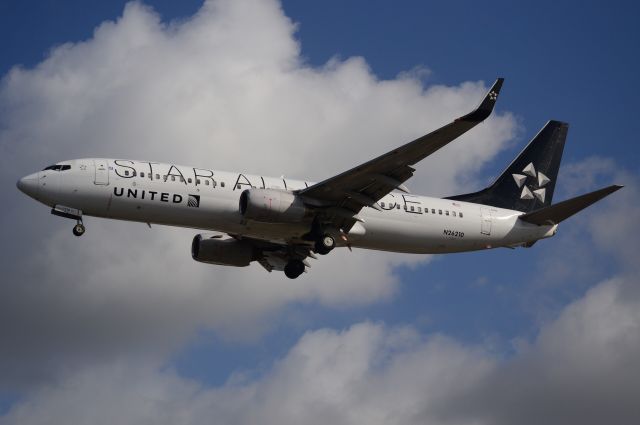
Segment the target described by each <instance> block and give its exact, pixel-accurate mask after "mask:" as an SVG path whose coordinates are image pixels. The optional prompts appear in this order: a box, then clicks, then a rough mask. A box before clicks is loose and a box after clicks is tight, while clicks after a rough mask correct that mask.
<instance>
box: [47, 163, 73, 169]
mask: <svg viewBox="0 0 640 425" xmlns="http://www.w3.org/2000/svg"><path fill="white" fill-rule="evenodd" d="M70 169H71V165H59V164H56V165H49V166H48V167H47V168H45V169H44V170H42V171H47V170H53V171H66V170H70Z"/></svg>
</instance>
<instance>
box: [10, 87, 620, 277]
mask: <svg viewBox="0 0 640 425" xmlns="http://www.w3.org/2000/svg"><path fill="white" fill-rule="evenodd" d="M503 81H504V79H503V78H498V79H497V80H496V82H495V83H494V84H493V86H492V87H491V89H490V90H489V91H488V93H487V94H486V95H485V96H484V98H483V99H482V101H481V103H480V105H479V106H478V107H477V108H476V109H475V110H473V111H472V112H470V113H468V114H466V115H464V116H462V117H460V118H457V119H455V120H454V121H453V122H451V123H449V124H447V125H445V126H444V127H441V128H439V129H437V130H435V131H433V132H431V133H429V134H426V135H424V136H422V137H420V138H418V139H416V140H414V141H412V142H409V143H407V144H405V145H403V146H400V147H398V148H396V149H393V150H392V151H390V152H387V153H385V154H383V155H381V156H378V157H377V158H375V159H372V160H370V161H368V162H365V163H363V164H360V165H358V166H356V167H354V168H352V169H350V170H348V171H345V172H343V173H341V174H338V175H336V176H333V177H330V178H328V179H326V180H324V181H321V182H318V183H309V182H307V181H303V180H292V179H287V178H273V177H265V176H259V175H250V174H246V173H243V172H235V173H231V172H224V171H217V170H213V169H206V168H198V167H186V166H180V165H175V164H164V163H156V162H152V161H134V160H126V159H105V158H88V159H75V160H70V161H62V162H58V163H56V164H54V165H51V166H49V167H46V168H45V169H44V170H42V171H40V172H36V173H33V174H30V175H28V176H25V177H23V178H21V179H20V180H19V181H18V182H17V187H18V188H19V189H20V190H21V191H22V192H24V193H25V194H27V195H28V196H30V197H32V198H34V199H36V200H37V201H39V202H41V203H43V204H45V205H47V206H49V207H51V213H52V214H55V215H58V216H61V217H65V218H69V219H72V220H75V221H76V224H75V226H74V227H73V234H74V235H76V236H81V235H83V234H84V233H85V226H84V224H83V220H82V218H83V217H84V216H94V217H103V218H110V219H118V220H127V221H135V222H142V223H147V224H148V225H149V226H151V224H152V223H153V224H161V225H170V226H180V227H187V228H195V229H200V230H202V231H205V232H209V233H201V234H198V235H196V236H195V237H194V238H193V241H192V244H191V255H192V257H193V259H194V260H196V261H199V262H204V263H210V264H217V265H226V266H236V267H245V266H248V265H249V264H251V263H252V262H254V261H255V262H258V263H259V264H261V265H262V266H263V267H264V268H265V269H266V270H268V271H269V272H271V271H273V270H278V271H284V273H285V275H286V276H287V277H288V278H291V279H295V278H297V277H298V276H300V275H301V274H302V273H304V272H306V271H307V269H309V267H310V266H311V264H310V262H309V261H308V259H309V258H312V259H318V258H319V257H318V255H326V254H328V253H329V252H331V251H332V250H333V249H334V248H336V247H347V248H348V249H350V250H351V249H352V248H365V249H373V250H381V251H394V252H403V253H417V254H437V253H453V252H463V251H476V250H485V249H491V248H498V247H507V248H516V247H531V246H532V245H533V244H534V243H536V242H537V241H538V240H540V239H545V238H548V237H551V236H553V235H555V234H556V232H557V230H558V225H559V223H560V222H562V221H564V220H565V219H567V218H569V217H570V216H572V215H574V214H576V213H577V212H579V211H581V210H582V209H584V208H586V207H588V206H589V205H591V204H593V203H595V202H597V201H599V200H600V199H602V198H604V197H605V196H607V195H609V194H611V193H613V192H615V191H617V190H619V189H620V188H622V186H620V185H611V186H608V187H605V188H603V189H600V190H596V191H594V192H591V193H587V194H585V195H582V196H578V197H575V198H572V199H568V200H565V201H562V202H559V203H556V204H552V203H551V200H552V198H553V193H554V189H555V185H556V180H557V176H558V170H559V167H560V160H561V157H562V152H563V149H564V144H565V139H566V137H567V131H568V128H569V126H568V124H567V123H564V122H560V121H553V120H552V121H549V122H547V123H546V124H545V126H544V127H543V128H542V129H541V130H540V131H539V132H538V134H536V135H535V137H533V139H532V140H531V141H530V142H529V144H528V145H527V146H526V147H525V148H524V150H523V151H522V152H521V153H520V154H519V155H518V156H517V157H516V159H515V160H514V161H513V162H512V163H511V164H510V165H509V166H508V167H507V168H506V170H505V171H504V172H503V173H502V174H501V175H500V176H499V177H498V178H497V179H496V180H495V181H494V182H493V183H492V184H491V185H490V186H488V187H487V188H485V189H482V190H480V191H478V192H474V193H468V194H462V195H456V196H450V197H446V198H442V199H440V198H432V197H426V196H418V195H414V194H411V193H410V191H409V189H408V188H407V187H406V186H405V184H404V183H405V182H406V181H407V180H408V179H409V178H410V177H411V176H412V175H413V173H414V171H415V168H413V166H414V165H415V164H417V163H418V162H420V161H421V160H422V159H424V158H426V157H427V156H429V155H431V154H432V153H434V152H436V151H437V150H439V149H440V148H442V147H444V146H445V145H447V144H448V143H450V142H451V141H453V140H455V139H456V138H458V137H459V136H461V135H462V134H464V133H466V132H467V131H469V130H471V129H472V128H473V127H475V126H476V125H478V124H479V123H481V122H482V121H484V120H485V119H486V118H487V117H489V115H490V114H491V112H492V111H493V109H494V106H495V103H496V100H497V98H498V95H499V94H500V89H501V88H502V84H503Z"/></svg>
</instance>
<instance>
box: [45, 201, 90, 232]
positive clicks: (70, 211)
mask: <svg viewBox="0 0 640 425" xmlns="http://www.w3.org/2000/svg"><path fill="white" fill-rule="evenodd" d="M51 214H53V215H57V216H59V217H64V218H70V219H72V220H76V225H75V226H73V234H74V235H76V236H82V235H84V232H85V230H86V229H85V228H84V224H82V211H81V210H78V209H75V208H70V207H65V206H64V205H55V206H54V207H53V208H52V209H51Z"/></svg>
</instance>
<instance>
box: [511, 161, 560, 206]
mask: <svg viewBox="0 0 640 425" xmlns="http://www.w3.org/2000/svg"><path fill="white" fill-rule="evenodd" d="M512 176H513V179H514V180H515V181H516V184H517V185H518V188H522V192H521V193H520V199H533V198H534V197H535V198H536V199H538V200H539V201H540V202H542V203H544V198H545V195H546V189H545V188H544V186H546V184H547V183H549V182H550V181H551V179H549V177H547V176H545V175H544V174H542V172H540V171H538V172H536V168H535V167H534V166H533V163H532V162H530V163H529V165H527V166H526V167H524V168H523V169H522V174H517V173H516V174H512ZM528 177H533V178H534V179H535V180H534V184H535V183H537V186H538V188H537V189H533V185H531V186H529V185H527V184H525V183H526V182H527V179H528Z"/></svg>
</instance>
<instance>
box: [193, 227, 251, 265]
mask: <svg viewBox="0 0 640 425" xmlns="http://www.w3.org/2000/svg"><path fill="white" fill-rule="evenodd" d="M191 257H192V258H193V259H194V260H196V261H199V262H201V263H209V264H218V265H222V266H235V267H246V266H248V265H249V264H250V263H251V261H253V260H255V259H256V255H255V249H254V247H253V245H252V244H251V242H248V241H244V240H237V239H233V238H226V239H220V238H215V237H214V238H211V237H208V236H207V235H204V234H200V235H196V236H195V237H194V238H193V242H191Z"/></svg>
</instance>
